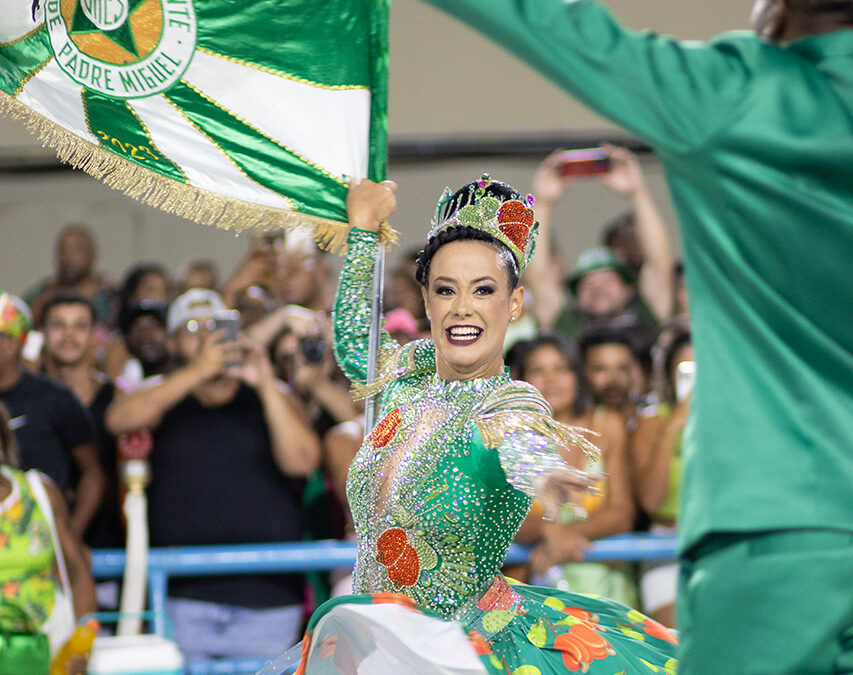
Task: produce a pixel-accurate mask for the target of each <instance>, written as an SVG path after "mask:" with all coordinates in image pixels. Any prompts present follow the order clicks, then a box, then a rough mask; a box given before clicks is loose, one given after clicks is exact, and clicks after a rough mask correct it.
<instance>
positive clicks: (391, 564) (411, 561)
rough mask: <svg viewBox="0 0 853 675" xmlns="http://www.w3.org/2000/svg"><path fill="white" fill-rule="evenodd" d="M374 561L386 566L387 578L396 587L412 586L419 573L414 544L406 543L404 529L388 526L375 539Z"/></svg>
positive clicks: (419, 568) (419, 567) (406, 538)
mask: <svg viewBox="0 0 853 675" xmlns="http://www.w3.org/2000/svg"><path fill="white" fill-rule="evenodd" d="M376 551H377V554H376V562H378V563H379V564H380V565H383V566H385V567H387V568H388V578H389V579H390V580H391V583H393V584H394V585H395V586H396V587H397V588H400V587H401V586H414V585H415V583H416V582H417V580H418V577H419V576H420V574H421V564H420V560H419V559H418V553H417V551H415V548H414V546H412V545H411V544H409V543H408V537H407V536H406V531H405V530H403V529H401V528H399V527H389V528H388V529H387V530H385V531H384V532H383V533H382V534H381V535H379V539H377V540H376Z"/></svg>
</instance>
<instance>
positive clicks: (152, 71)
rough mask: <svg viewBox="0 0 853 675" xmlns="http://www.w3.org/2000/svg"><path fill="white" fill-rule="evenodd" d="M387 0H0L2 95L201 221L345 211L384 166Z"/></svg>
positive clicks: (109, 174) (320, 229)
mask: <svg viewBox="0 0 853 675" xmlns="http://www.w3.org/2000/svg"><path fill="white" fill-rule="evenodd" d="M388 2H389V0H0V108H5V109H6V110H7V111H9V112H10V113H11V114H13V115H17V116H21V117H24V118H25V119H26V120H27V121H28V124H29V126H30V128H31V130H33V131H35V132H36V133H38V134H39V135H40V136H41V139H42V141H44V142H45V143H46V144H48V145H51V146H52V147H54V148H55V149H56V150H57V153H58V154H59V157H60V158H61V159H62V160H63V161H67V162H70V163H71V164H73V165H74V166H77V167H79V168H81V169H84V170H85V171H87V172H88V173H90V174H92V175H94V176H96V177H98V178H101V179H102V180H104V181H105V182H106V183H107V184H109V185H111V186H113V187H115V188H118V189H121V190H123V191H124V192H126V193H127V194H129V195H131V196H133V197H135V198H137V199H141V200H142V201H144V202H146V203H148V204H152V205H154V206H158V207H160V208H163V209H165V210H167V211H170V212H173V213H176V214H178V215H181V216H184V217H187V218H191V219H193V220H196V221H198V222H202V223H207V224H216V225H219V226H222V227H232V228H236V229H245V228H247V227H253V226H261V227H274V226H292V225H313V226H314V227H315V230H316V231H317V233H318V234H319V235H320V236H321V237H322V236H325V237H329V236H332V235H334V234H336V233H337V231H338V230H339V229H340V228H339V226H338V225H337V223H340V222H343V221H345V220H346V211H345V208H344V204H345V200H346V193H347V182H346V178H345V176H352V177H363V176H367V177H369V178H371V179H373V180H381V179H382V178H384V173H385V162H386V154H387V145H386V143H387V141H386V139H387V108H386V89H387V51H388V50H387V27H388Z"/></svg>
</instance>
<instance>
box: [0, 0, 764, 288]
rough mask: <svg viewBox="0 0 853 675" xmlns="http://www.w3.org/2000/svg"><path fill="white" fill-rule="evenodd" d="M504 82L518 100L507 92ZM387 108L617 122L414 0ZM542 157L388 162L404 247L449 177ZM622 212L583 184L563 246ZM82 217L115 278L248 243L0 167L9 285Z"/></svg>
mask: <svg viewBox="0 0 853 675" xmlns="http://www.w3.org/2000/svg"><path fill="white" fill-rule="evenodd" d="M607 4H608V6H609V7H610V8H611V9H612V11H613V12H614V13H615V14H616V15H617V16H618V17H619V18H620V19H622V20H623V21H624V22H625V23H626V24H627V25H629V26H631V27H632V28H635V29H640V28H644V27H649V28H652V29H654V30H657V31H659V32H664V33H670V34H673V35H676V36H677V37H679V38H683V39H705V38H708V37H710V36H711V35H713V34H715V33H717V32H721V31H723V30H726V29H732V28H743V27H745V26H746V25H747V23H748V22H747V19H748V13H749V2H748V0H716V2H714V3H708V2H700V1H699V0H609V1H608V2H607ZM507 87H511V88H512V90H513V92H514V95H513V96H512V97H507V96H505V91H506V88H507ZM389 109H390V132H391V138H392V140H394V139H400V140H402V139H414V138H422V137H433V138H434V137H449V138H467V137H471V136H477V135H487V136H491V137H494V136H504V135H505V136H506V137H508V138H511V137H512V136H513V135H515V134H554V135H560V134H568V133H571V132H599V131H601V132H605V131H606V130H612V127H611V126H610V125H609V124H608V123H606V122H605V121H603V120H602V119H601V118H599V117H597V116H596V115H594V114H592V113H591V112H589V111H587V110H586V109H584V108H583V107H582V106H580V105H578V104H576V103H575V102H574V101H572V100H571V99H570V98H568V97H567V96H566V95H564V94H563V93H562V92H560V91H559V90H557V89H556V87H554V86H552V85H551V84H550V83H549V82H547V81H546V80H544V79H543V78H541V77H540V76H539V75H537V74H536V73H534V72H533V71H532V70H530V69H529V68H527V67H526V66H525V65H523V64H521V63H520V62H517V61H515V60H514V59H513V58H512V57H511V56H510V55H508V54H506V53H505V52H503V51H502V50H501V49H500V48H498V47H497V46H495V45H493V44H492V43H491V42H488V41H487V40H485V39H484V38H481V37H480V36H479V35H478V34H476V33H474V32H473V31H472V30H471V29H469V28H467V27H466V26H463V25H462V24H460V23H458V22H456V21H454V20H452V19H450V18H449V17H447V16H446V15H444V14H442V13H440V12H438V11H436V10H434V9H433V8H431V7H429V6H426V5H424V4H422V3H421V2H418V1H417V0H395V2H394V6H393V8H392V14H391V75H390V99H389ZM22 153H24V154H32V155H40V154H43V153H49V151H47V150H44V149H41V148H39V147H38V146H37V144H36V143H35V142H34V140H33V139H32V138H31V137H30V136H29V135H28V134H27V132H26V130H25V129H24V127H23V125H22V124H21V123H19V122H17V121H14V120H9V119H0V161H8V160H9V159H10V158H14V157H16V156H20V155H21V154H22ZM535 164H536V162H534V161H522V160H511V159H505V160H502V161H488V162H484V161H464V162H446V163H445V162H442V163H428V164H424V165H417V164H413V163H406V164H401V165H396V166H395V165H392V166H390V167H389V177H391V178H393V179H394V180H396V181H398V183H399V184H400V188H399V192H398V195H399V209H398V214H397V216H396V217H395V219H394V222H393V224H394V226H395V227H397V228H398V229H400V230H401V231H402V232H403V247H402V248H403V249H405V248H408V247H412V246H415V245H417V244H419V243H420V242H421V240H422V238H423V236H424V235H425V232H426V228H427V223H428V222H429V219H430V217H431V215H432V211H433V209H434V205H435V200H436V198H437V197H438V195H439V193H440V192H441V190H442V188H443V187H444V186H445V185H450V186H453V187H456V186H458V185H461V184H463V183H465V182H468V181H469V180H472V179H474V178H476V177H478V176H479V174H480V173H481V172H482V171H484V170H487V171H489V172H490V173H491V174H492V175H493V176H494V177H498V178H501V179H502V180H506V181H508V182H510V183H513V184H514V185H516V187H518V188H519V189H521V190H529V187H530V178H531V175H532V171H533V169H534V168H535ZM644 167H645V169H646V172H647V175H648V179H649V183H650V185H651V187H652V191H653V193H654V195H655V197H656V199H657V201H658V204H660V206H661V208H662V210H663V211H664V214H665V215H666V218H667V220H668V222H669V224H670V226H671V229H672V230H673V232H674V227H675V225H674V216H673V214H672V210H671V208H670V205H669V197H668V194H667V192H666V187H665V184H664V181H663V179H662V176H661V175H660V169H659V167H658V165H657V164H656V163H655V162H654V161H645V162H644ZM623 208H624V205H623V204H622V203H620V200H619V199H618V198H616V197H614V196H613V195H612V194H610V193H609V192H608V191H607V190H606V189H604V188H602V187H601V186H599V185H596V184H594V183H592V182H589V181H585V182H584V183H583V184H578V185H577V187H573V188H572V190H571V192H570V194H569V195H568V197H567V198H566V200H565V201H564V203H563V204H562V205H561V210H560V211H559V212H558V215H559V216H560V221H561V223H562V227H561V230H560V233H559V238H560V241H561V245H562V247H563V250H564V251H566V253H567V255H570V256H571V257H572V258H573V257H574V256H575V255H576V254H577V253H578V252H579V251H580V250H581V249H582V248H584V247H586V246H588V245H591V244H593V243H596V242H597V240H598V227H599V226H600V224H601V223H602V222H604V221H606V220H607V219H608V218H610V217H612V216H614V215H616V214H617V213H619V212H620V211H621V210H623ZM71 222H82V223H86V224H88V225H89V226H90V227H91V229H92V230H93V232H94V233H95V236H96V238H97V241H98V244H99V250H100V257H99V267H100V268H101V269H102V270H104V271H105V272H107V273H108V274H110V275H111V276H113V277H114V278H119V277H120V276H121V275H122V274H123V272H124V271H125V270H126V269H127V268H128V267H129V266H130V265H131V264H133V263H135V262H137V261H148V260H153V261H158V262H161V263H163V264H165V265H166V266H167V267H168V268H169V269H172V270H176V269H177V267H178V266H180V265H181V264H183V263H185V262H186V261H187V260H189V259H191V258H195V257H210V258H212V259H213V260H215V261H216V262H217V263H218V264H219V265H220V267H221V271H222V273H223V274H227V273H228V272H230V270H231V268H232V266H233V265H234V263H235V262H236V260H237V259H238V258H239V256H240V255H242V253H243V251H244V250H245V247H246V240H247V237H235V235H234V234H233V233H230V232H227V231H220V230H216V229H213V228H208V227H205V226H202V225H197V224H194V223H191V222H188V221H183V220H180V219H178V218H175V217H172V216H169V215H167V214H165V213H161V212H159V211H157V210H156V209H153V208H151V207H148V206H144V205H142V204H139V203H137V202H135V201H133V200H131V199H129V198H127V197H124V196H123V195H121V194H120V193H118V192H115V191H113V190H110V189H109V188H106V187H104V186H103V185H101V184H99V183H98V182H97V181H95V180H94V179H92V178H89V177H88V176H86V175H84V174H82V173H78V172H52V173H43V174H26V175H15V174H9V173H0V289H2V290H10V291H14V292H22V291H24V290H25V289H26V288H27V287H28V286H30V285H31V284H33V283H35V282H36V281H37V280H39V279H40V278H42V277H44V276H46V275H48V274H50V272H51V269H52V265H53V262H52V261H53V240H54V237H55V235H56V233H57V231H58V230H59V229H60V228H61V227H62V226H64V225H66V224H68V223H71ZM392 260H393V257H392Z"/></svg>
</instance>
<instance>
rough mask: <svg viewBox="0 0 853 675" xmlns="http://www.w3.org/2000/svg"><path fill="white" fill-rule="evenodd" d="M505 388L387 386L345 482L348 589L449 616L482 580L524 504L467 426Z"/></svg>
mask: <svg viewBox="0 0 853 675" xmlns="http://www.w3.org/2000/svg"><path fill="white" fill-rule="evenodd" d="M507 382H509V378H508V377H507V376H499V377H493V378H484V379H478V380H470V381H465V382H460V381H453V382H446V381H444V380H440V379H439V378H438V377H436V376H434V375H433V376H416V377H414V378H410V379H408V378H404V379H403V380H401V381H397V382H395V383H394V384H393V385H391V386H390V387H389V391H388V392H387V394H386V395H385V396H384V397H383V405H382V409H381V411H380V415H379V420H380V421H379V423H378V424H377V426H376V428H375V430H374V432H373V433H372V434H370V435H368V437H367V438H366V439H365V442H364V444H363V445H362V447H361V449H360V450H359V452H358V454H357V455H356V458H355V461H354V462H353V464H352V466H351V467H350V473H349V478H348V480H347V496H348V497H349V502H350V506H351V508H352V512H353V518H354V520H355V525H356V533H357V535H358V549H359V555H358V562H357V565H356V570H355V578H354V584H353V587H354V591H355V592H356V593H368V592H371V593H374V592H384V591H389V592H402V593H405V594H406V595H408V596H410V597H411V598H412V599H413V600H415V601H416V602H417V603H418V604H421V605H426V606H429V607H430V608H431V609H433V610H434V611H437V612H439V613H440V614H442V615H445V616H452V615H453V614H454V613H456V612H457V610H459V609H460V607H463V606H464V605H465V604H466V602H468V601H470V600H472V599H476V598H479V596H480V594H481V593H482V592H483V591H484V590H485V589H486V588H487V587H488V586H489V585H490V584H491V582H492V580H493V579H494V577H495V574H496V573H497V572H498V570H499V569H500V567H501V564H502V563H503V560H504V557H505V555H506V550H507V548H508V547H509V544H510V543H511V542H512V539H513V537H514V535H515V533H516V531H517V530H518V527H519V525H520V524H521V521H522V519H523V518H524V516H525V514H526V512H527V509H528V507H529V505H530V498H529V497H527V496H526V495H524V494H522V493H521V492H519V491H517V490H515V489H514V488H513V487H511V486H510V485H509V484H508V483H507V482H506V478H505V476H504V475H503V471H502V469H501V467H500V464H499V462H498V459H497V454H496V453H495V451H493V450H486V449H485V448H484V446H483V443H482V440H481V439H480V436H479V432H478V431H477V427H476V425H475V424H474V418H475V416H476V415H477V414H478V411H479V410H480V409H481V405H482V402H483V400H484V399H485V398H486V397H487V396H488V395H489V394H490V393H491V392H494V391H495V390H496V389H497V388H498V387H499V386H501V385H505V384H506V383H507Z"/></svg>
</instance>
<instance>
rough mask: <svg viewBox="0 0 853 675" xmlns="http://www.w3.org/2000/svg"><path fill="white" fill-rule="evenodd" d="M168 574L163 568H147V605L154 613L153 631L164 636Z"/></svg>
mask: <svg viewBox="0 0 853 675" xmlns="http://www.w3.org/2000/svg"><path fill="white" fill-rule="evenodd" d="M168 590H169V575H168V573H167V572H166V571H165V570H163V569H151V568H149V569H148V607H149V608H150V609H151V611H152V612H153V613H154V632H155V633H156V634H157V635H162V636H164V637H166V593H167V592H168Z"/></svg>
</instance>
